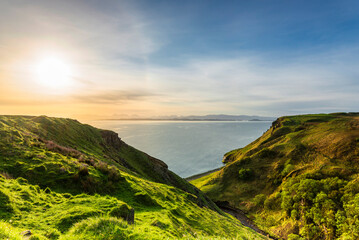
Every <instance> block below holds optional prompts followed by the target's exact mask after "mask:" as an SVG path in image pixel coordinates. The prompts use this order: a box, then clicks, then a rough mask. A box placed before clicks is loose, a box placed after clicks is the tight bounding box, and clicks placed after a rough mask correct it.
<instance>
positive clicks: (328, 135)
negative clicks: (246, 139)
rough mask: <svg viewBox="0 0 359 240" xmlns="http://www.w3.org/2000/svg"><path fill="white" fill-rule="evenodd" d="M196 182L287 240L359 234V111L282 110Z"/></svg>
mask: <svg viewBox="0 0 359 240" xmlns="http://www.w3.org/2000/svg"><path fill="white" fill-rule="evenodd" d="M223 161H224V162H225V163H226V166H225V167H224V168H223V169H221V170H220V171H217V172H215V173H212V174H210V175H207V176H205V177H202V178H200V179H196V180H194V181H192V183H193V184H194V185H196V186H197V187H199V188H200V189H201V190H202V191H204V192H205V193H207V194H208V196H209V197H210V198H211V199H213V200H214V201H218V202H219V203H220V204H224V205H225V204H227V205H230V206H232V207H236V208H239V209H241V210H243V211H245V212H247V213H248V215H249V216H250V217H251V218H252V219H253V220H254V221H255V222H256V223H257V224H258V225H259V226H260V227H262V228H263V229H264V230H267V231H269V232H271V233H273V234H275V235H277V236H280V237H283V238H289V239H359V221H358V219H357V217H358V216H359V208H358V206H359V177H358V173H359V114H356V113H337V114H316V115H303V116H290V117H281V118H279V119H277V120H276V121H275V122H273V124H272V127H271V128H270V129H269V130H268V131H267V132H266V133H264V134H263V136H261V137H260V138H258V139H257V140H255V141H254V142H252V143H251V144H249V145H247V146H246V147H244V148H241V149H236V150H233V151H231V152H229V153H227V154H225V157H224V160H223Z"/></svg>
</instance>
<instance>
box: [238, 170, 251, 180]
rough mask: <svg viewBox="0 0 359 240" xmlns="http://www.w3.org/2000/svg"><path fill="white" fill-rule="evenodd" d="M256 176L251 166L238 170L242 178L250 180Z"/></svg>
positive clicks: (239, 176)
mask: <svg viewBox="0 0 359 240" xmlns="http://www.w3.org/2000/svg"><path fill="white" fill-rule="evenodd" d="M253 176H254V172H253V170H252V169H249V168H242V169H240V170H239V171H238V178H239V179H240V180H249V179H251V178H252V177H253Z"/></svg>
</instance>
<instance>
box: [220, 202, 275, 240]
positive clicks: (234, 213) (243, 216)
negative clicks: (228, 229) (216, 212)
mask: <svg viewBox="0 0 359 240" xmlns="http://www.w3.org/2000/svg"><path fill="white" fill-rule="evenodd" d="M218 207H219V208H220V209H221V210H222V211H223V212H226V213H228V214H231V215H232V216H234V217H235V218H237V219H238V220H239V221H240V222H241V223H242V224H243V225H244V226H246V227H249V228H251V229H253V230H254V231H256V232H257V233H260V234H262V235H264V236H266V237H268V239H275V240H279V238H276V237H273V236H270V235H269V234H268V233H267V232H265V231H263V230H261V229H259V228H258V227H257V226H256V225H255V224H254V223H253V222H252V221H251V220H250V219H249V218H248V217H247V216H246V214H245V213H244V212H243V211H241V210H239V209H235V208H232V207H227V206H226V207H225V206H218Z"/></svg>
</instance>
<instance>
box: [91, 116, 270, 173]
mask: <svg viewBox="0 0 359 240" xmlns="http://www.w3.org/2000/svg"><path fill="white" fill-rule="evenodd" d="M90 124H91V125H93V126H95V127H98V128H101V129H108V130H113V131H115V132H117V133H118V135H119V137H120V138H121V139H122V140H123V141H125V142H126V143H127V144H129V145H131V146H133V147H135V148H137V149H139V150H141V151H143V152H146V153H148V154H149V155H151V156H153V157H155V158H158V159H160V160H162V161H164V162H165V163H166V164H167V165H168V168H169V169H170V170H171V171H173V172H175V173H176V174H178V175H179V176H181V177H184V178H185V177H189V176H193V175H196V174H199V173H203V172H206V171H209V170H213V169H216V168H219V167H222V166H223V163H222V158H223V155H224V154H225V153H226V152H229V151H231V150H233V149H237V148H242V147H244V146H246V145H247V144H249V143H251V142H252V141H254V140H255V139H257V138H258V137H260V136H261V135H262V134H263V133H264V132H265V131H266V130H268V129H269V127H270V126H271V124H272V122H271V121H151V120H148V121H142V120H132V121H124V120H98V121H93V122H91V123H90Z"/></svg>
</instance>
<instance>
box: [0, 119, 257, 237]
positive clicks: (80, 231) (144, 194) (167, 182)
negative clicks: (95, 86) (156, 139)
mask: <svg viewBox="0 0 359 240" xmlns="http://www.w3.org/2000/svg"><path fill="white" fill-rule="evenodd" d="M0 216H1V219H2V220H1V221H0V238H1V239H3V238H10V239H19V238H20V234H19V233H20V232H21V231H23V230H27V229H28V230H30V231H31V239H166V238H169V239H173V238H183V237H185V238H188V239H193V238H203V239H208V238H210V239H212V238H216V237H223V238H231V239H232V238H233V237H237V238H238V239H242V238H243V239H244V238H250V239H252V238H254V239H262V237H261V236H259V235H257V234H256V233H254V232H253V231H251V230H249V229H247V228H244V227H243V226H242V225H241V224H239V223H238V221H236V220H235V219H233V218H232V217H230V216H229V215H226V214H224V213H223V212H221V211H220V210H219V209H218V208H217V207H216V206H215V205H214V204H213V202H212V201H211V200H209V199H208V198H207V197H206V196H205V195H203V194H202V193H201V192H200V191H199V190H198V189H196V188H195V187H193V186H192V185H191V184H189V183H187V182H186V181H185V180H183V179H181V178H180V177H178V176H177V175H176V174H174V173H172V172H171V171H169V170H168V169H167V165H166V164H165V163H163V162H162V161H160V160H158V159H155V158H153V157H151V156H149V155H147V154H145V153H143V152H140V151H138V150H136V149H134V148H132V147H131V146H128V145H127V144H126V143H124V142H123V141H121V140H120V139H119V138H118V136H117V134H116V133H114V132H111V131H107V130H100V129H97V128H94V127H91V126H89V125H84V124H81V123H79V122H78V121H76V120H71V119H61V118H49V117H45V116H41V117H29V116H0ZM24 234H25V235H26V234H27V233H26V232H23V233H22V235H24ZM28 234H29V235H30V233H28Z"/></svg>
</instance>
